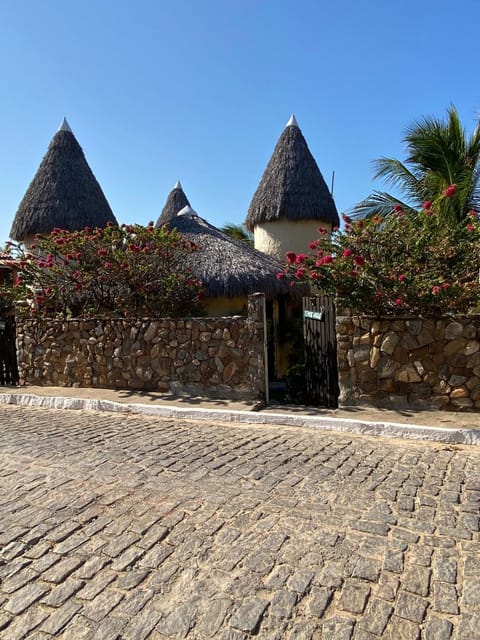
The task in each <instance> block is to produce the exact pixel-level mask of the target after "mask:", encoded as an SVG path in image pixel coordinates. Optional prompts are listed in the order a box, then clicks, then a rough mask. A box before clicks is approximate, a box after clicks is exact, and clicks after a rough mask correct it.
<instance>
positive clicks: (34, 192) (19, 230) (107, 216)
mask: <svg viewBox="0 0 480 640" xmlns="http://www.w3.org/2000/svg"><path fill="white" fill-rule="evenodd" d="M108 222H113V223H114V224H117V221H116V219H115V216H114V215H113V212H112V210H111V208H110V205H109V204H108V202H107V199H106V198H105V195H104V194H103V191H102V189H101V187H100V185H99V184H98V182H97V180H96V178H95V176H94V175H93V173H92V170H91V169H90V167H89V166H88V163H87V161H86V159H85V156H84V154H83V151H82V148H81V147H80V145H79V144H78V142H77V139H76V138H75V136H74V135H73V133H72V130H71V129H70V127H69V125H68V123H67V121H66V120H65V119H64V121H63V123H62V125H61V126H60V129H59V130H58V131H57V133H56V134H55V135H54V136H53V138H52V141H51V142H50V145H49V147H48V150H47V153H46V155H45V157H44V158H43V160H42V162H41V163H40V166H39V168H38V170H37V173H36V174H35V176H34V178H33V180H32V182H31V183H30V186H29V187H28V189H27V191H26V193H25V195H24V196H23V200H22V201H21V203H20V206H19V207H18V210H17V213H16V215H15V219H14V221H13V225H12V229H11V231H10V237H11V238H13V239H14V240H17V241H19V240H24V239H25V238H27V237H29V236H33V235H35V234H36V233H49V232H50V231H52V229H54V228H55V227H57V228H59V229H66V230H67V231H76V230H79V229H83V228H84V227H105V226H106V225H107V223H108Z"/></svg>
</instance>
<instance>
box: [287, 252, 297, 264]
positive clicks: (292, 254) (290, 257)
mask: <svg viewBox="0 0 480 640" xmlns="http://www.w3.org/2000/svg"><path fill="white" fill-rule="evenodd" d="M296 257H297V254H296V253H295V251H287V262H288V263H289V264H294V262H295V258H296Z"/></svg>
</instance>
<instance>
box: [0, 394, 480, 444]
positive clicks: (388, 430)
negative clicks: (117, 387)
mask: <svg viewBox="0 0 480 640" xmlns="http://www.w3.org/2000/svg"><path fill="white" fill-rule="evenodd" d="M0 404H14V405H19V406H24V407H40V408H46V409H73V410H85V411H110V412H112V413H129V414H141V415H148V416H159V417H162V418H182V419H184V420H204V421H206V420H208V421H216V422H223V423H236V424H239V423H242V424H262V425H267V424H271V425H282V426H290V427H307V428H310V429H321V430H324V431H340V432H346V433H355V434H361V435H368V436H385V437H389V438H406V439H409V440H423V441H428V442H444V443H447V444H465V445H476V446H479V445H480V429H448V428H447V429H443V428H439V427H427V426H423V425H412V424H402V423H398V422H370V421H366V420H351V419H348V418H332V417H321V416H301V415H288V414H285V413H262V412H252V411H238V410H236V411H234V410H231V411H229V410H225V409H198V408H195V409H186V408H184V407H166V406H164V405H154V406H152V405H146V404H137V403H131V404H124V403H120V402H113V401H111V400H97V399H85V398H65V397H58V396H35V395H31V394H17V393H2V394H0Z"/></svg>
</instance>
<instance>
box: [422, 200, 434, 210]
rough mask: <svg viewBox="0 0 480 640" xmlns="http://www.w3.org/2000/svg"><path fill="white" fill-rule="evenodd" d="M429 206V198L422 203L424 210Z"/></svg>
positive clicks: (430, 204) (430, 203)
mask: <svg viewBox="0 0 480 640" xmlns="http://www.w3.org/2000/svg"><path fill="white" fill-rule="evenodd" d="M431 206H432V202H431V201H430V200H425V202H424V203H423V209H424V211H428V210H429V209H430V207H431Z"/></svg>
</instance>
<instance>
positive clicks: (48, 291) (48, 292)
mask: <svg viewBox="0 0 480 640" xmlns="http://www.w3.org/2000/svg"><path fill="white" fill-rule="evenodd" d="M51 293H52V290H51V289H50V287H47V288H46V289H45V295H46V296H49V295H50V294H51Z"/></svg>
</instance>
